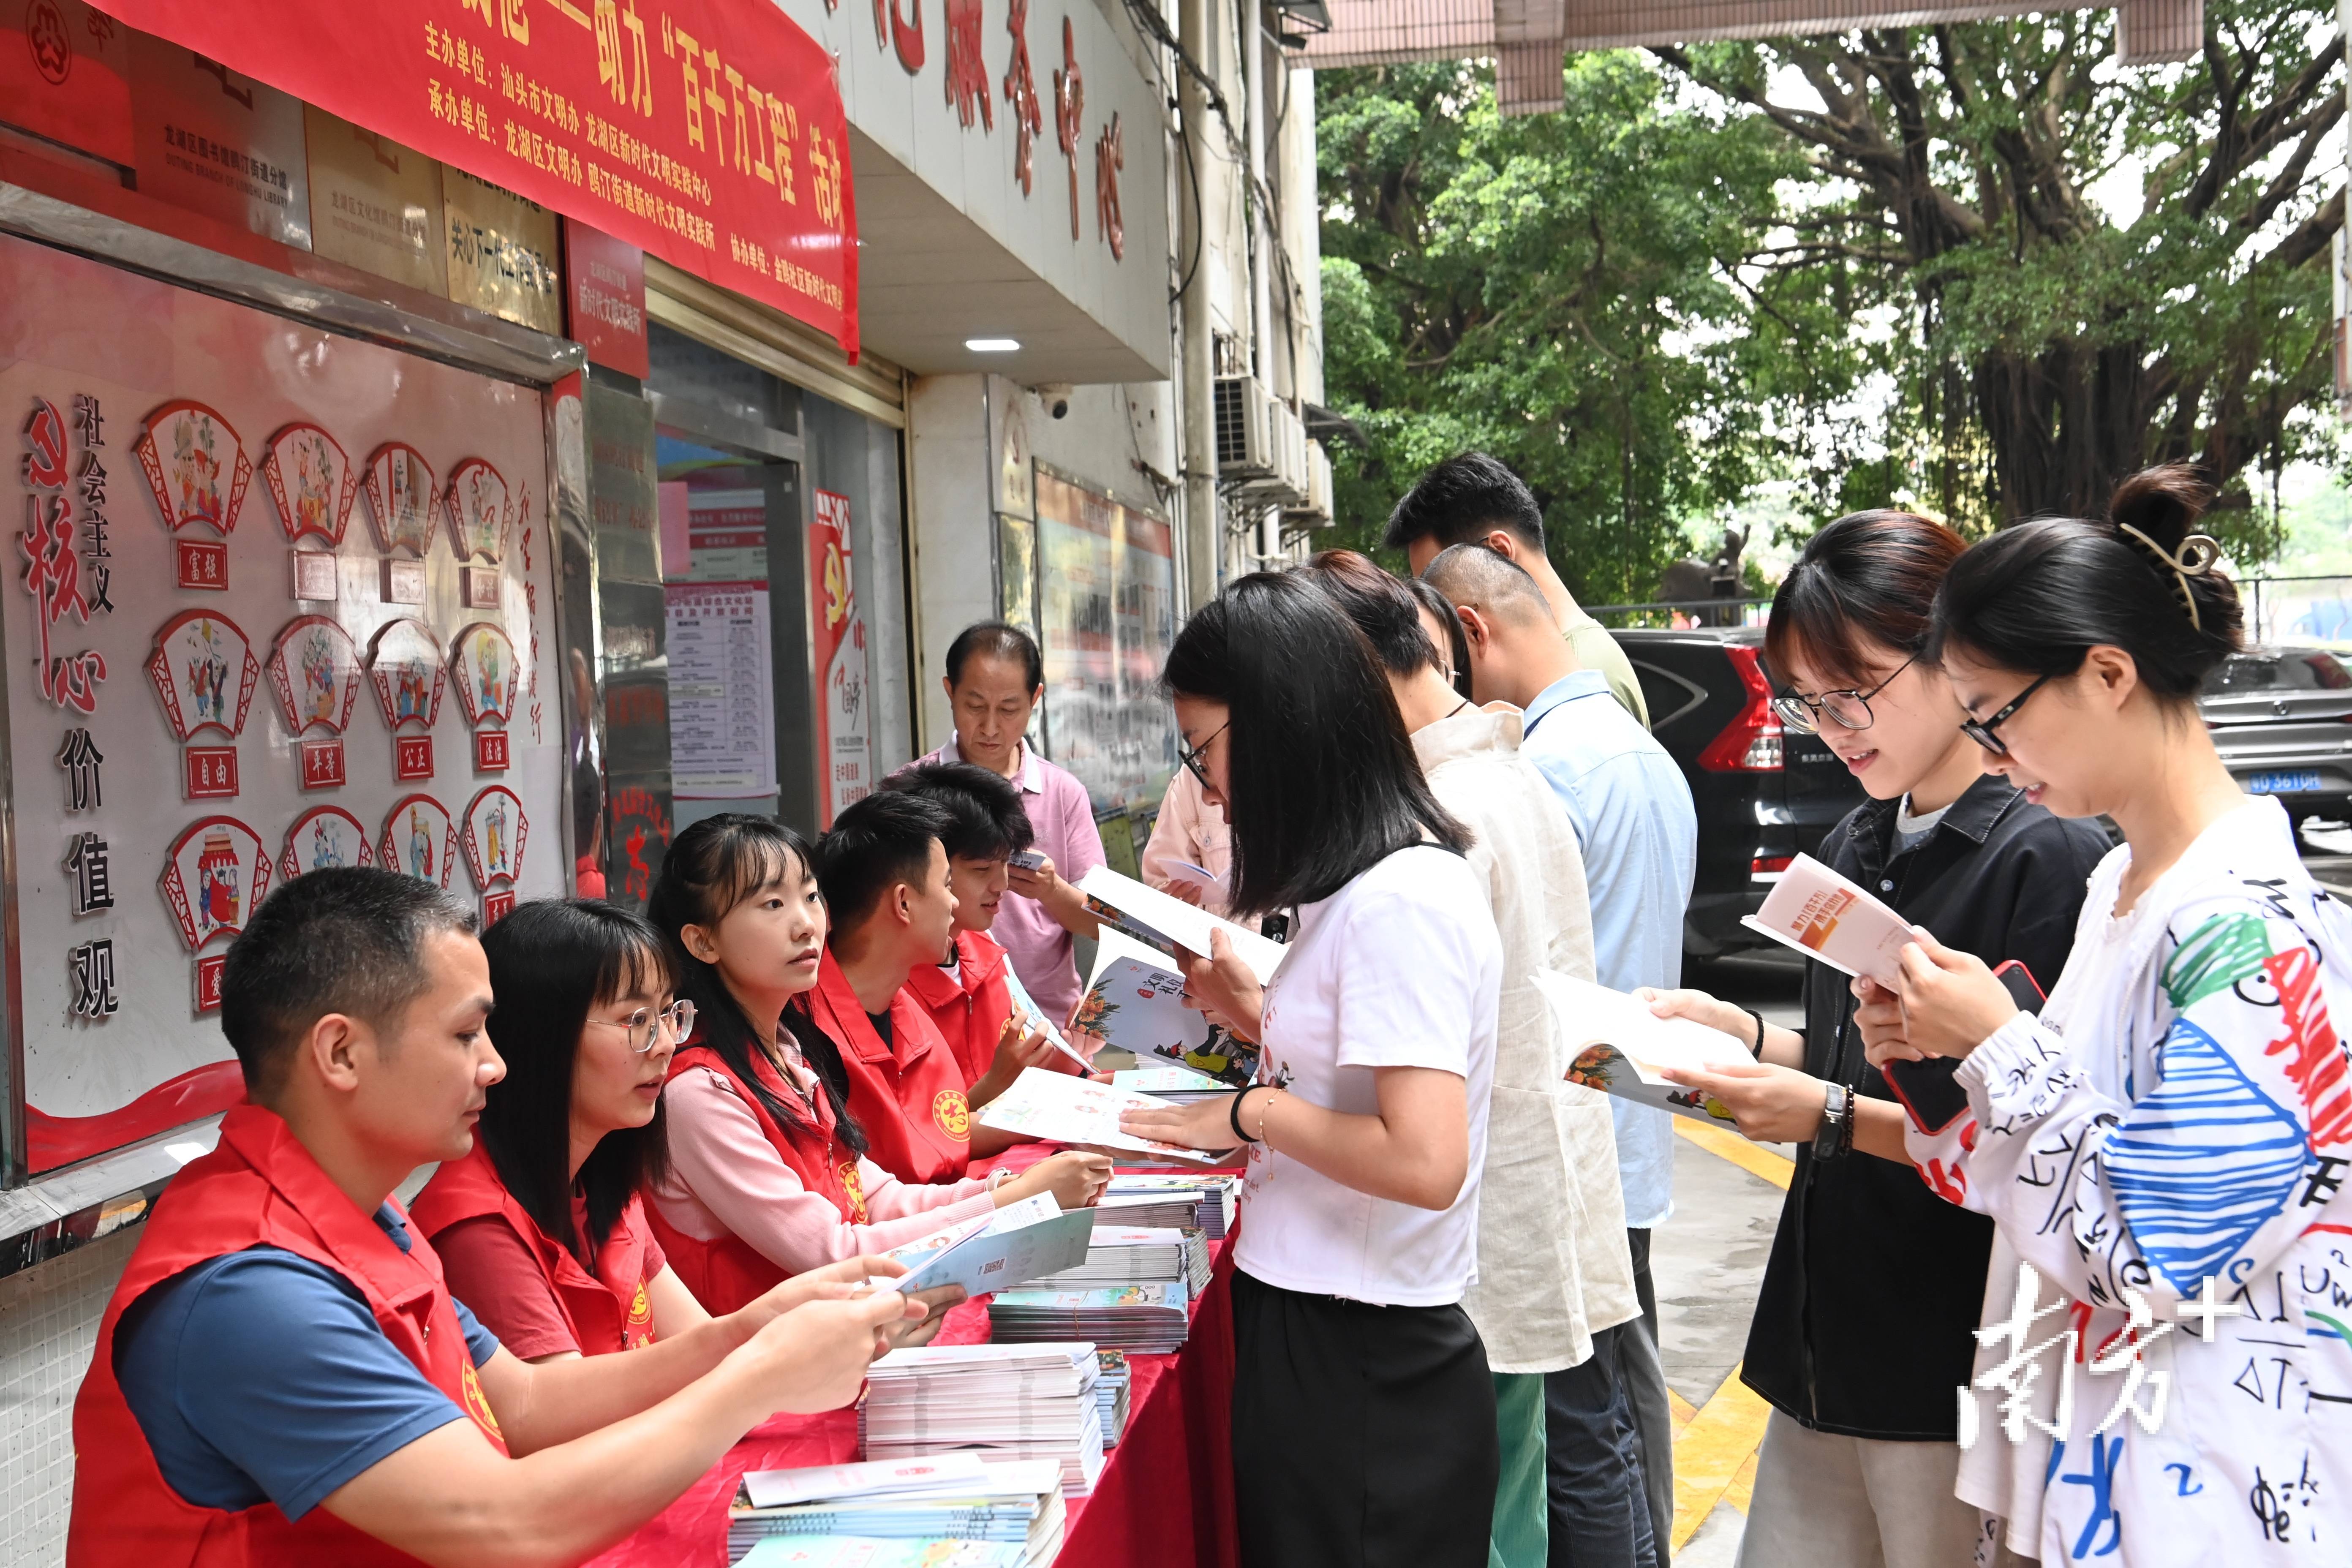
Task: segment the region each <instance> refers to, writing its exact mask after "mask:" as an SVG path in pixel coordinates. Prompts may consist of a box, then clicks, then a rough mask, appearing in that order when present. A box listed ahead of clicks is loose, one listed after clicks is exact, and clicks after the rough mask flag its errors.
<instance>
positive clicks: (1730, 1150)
mask: <svg viewBox="0 0 2352 1568" xmlns="http://www.w3.org/2000/svg"><path fill="white" fill-rule="evenodd" d="M1675 1131H1676V1132H1679V1133H1680V1134H1682V1136H1683V1137H1685V1138H1686V1139H1688V1140H1689V1141H1690V1142H1693V1143H1696V1144H1697V1145H1698V1146H1699V1147H1700V1148H1702V1149H1704V1150H1706V1152H1708V1153H1710V1154H1713V1155H1716V1156H1717V1157H1718V1158H1721V1159H1725V1160H1728V1161H1730V1162H1731V1163H1733V1164H1735V1165H1737V1166H1738V1167H1739V1168H1740V1169H1741V1170H1743V1171H1746V1172H1747V1173H1749V1174H1750V1175H1755V1176H1761V1177H1763V1178H1764V1179H1765V1180H1766V1181H1768V1182H1769V1183H1771V1184H1773V1185H1774V1186H1776V1187H1778V1188H1780V1190H1781V1191H1782V1192H1784V1193H1785V1192H1787V1191H1788V1190H1789V1177H1790V1173H1792V1172H1794V1171H1795V1170H1796V1168H1797V1167H1796V1164H1795V1163H1794V1162H1793V1161H1791V1160H1790V1159H1789V1157H1788V1156H1787V1155H1785V1154H1775V1153H1774V1152H1772V1151H1771V1150H1769V1149H1766V1148H1763V1147H1760V1146H1759V1145H1758V1144H1754V1143H1750V1142H1748V1140H1747V1139H1745V1138H1742V1137H1741V1136H1740V1135H1739V1134H1738V1133H1737V1132H1734V1131H1732V1130H1731V1129H1729V1128H1728V1127H1710V1126H1706V1125H1705V1124H1704V1123H1701V1122H1697V1121H1692V1120H1691V1119H1690V1118H1689V1117H1687V1116H1677V1117H1675Z"/></svg>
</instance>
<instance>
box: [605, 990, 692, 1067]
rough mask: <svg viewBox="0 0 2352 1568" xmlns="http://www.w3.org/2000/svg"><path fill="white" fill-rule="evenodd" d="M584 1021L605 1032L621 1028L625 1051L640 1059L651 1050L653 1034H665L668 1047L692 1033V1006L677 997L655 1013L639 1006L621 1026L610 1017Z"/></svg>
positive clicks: (650, 1009)
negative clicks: (625, 1033) (624, 1033)
mask: <svg viewBox="0 0 2352 1568" xmlns="http://www.w3.org/2000/svg"><path fill="white" fill-rule="evenodd" d="M588 1021H589V1022H590V1023H592V1024H597V1025H601V1026H604V1027H605V1028H607V1029H625V1030H626V1031H628V1036H629V1049H631V1050H633V1051H635V1052H636V1053H637V1054H638V1055H639V1056H643V1055H645V1053H646V1052H647V1051H649V1050H652V1049H653V1048H654V1036H655V1034H656V1031H667V1033H668V1035H669V1038H670V1043H671V1044H672V1045H676V1044H677V1042H678V1041H680V1040H683V1039H685V1038H686V1037H688V1035H691V1034H692V1033H694V1004H693V1003H691V1002H688V1001H686V1000H685V999H683V998H680V999H679V1000H677V1001H676V1002H673V1003H671V1004H670V1005H668V1006H667V1007H665V1008H663V1009H662V1010H661V1011H660V1012H658V1013H656V1012H655V1011H654V1010H653V1009H652V1008H650V1007H640V1008H638V1009H637V1010H636V1011H635V1012H634V1013H632V1014H630V1015H629V1021H628V1022H627V1023H625V1024H624V1023H618V1022H615V1021H614V1020H613V1019H611V1018H591V1019H589V1020H588Z"/></svg>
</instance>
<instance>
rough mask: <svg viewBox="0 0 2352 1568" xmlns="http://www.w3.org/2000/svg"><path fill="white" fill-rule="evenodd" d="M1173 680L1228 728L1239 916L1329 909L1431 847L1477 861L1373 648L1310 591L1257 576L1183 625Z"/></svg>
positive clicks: (1169, 674) (1299, 582)
mask: <svg viewBox="0 0 2352 1568" xmlns="http://www.w3.org/2000/svg"><path fill="white" fill-rule="evenodd" d="M1163 679H1164V680H1165V682H1166V684H1167V686H1168V688H1169V689H1170V690H1171V691H1172V692H1174V693H1176V694H1177V695H1178V696H1182V697H1194V698H1199V699H1202V700H1204V701H1211V702H1222V703H1223V704H1224V705H1225V708H1226V710H1227V712H1228V714H1229V715H1230V721H1229V725H1228V728H1227V730H1226V731H1225V744H1226V745H1227V747H1229V748H1230V750H1229V751H1228V752H1227V759H1228V761H1227V767H1226V778H1227V782H1228V785H1229V787H1228V788H1227V790H1226V791H1225V795H1226V799H1225V808H1226V812H1227V815H1228V817H1229V820H1230V821H1231V822H1232V824H1233V830H1234V870H1233V885H1234V895H1233V907H1234V909H1235V910H1239V911H1241V912H1243V913H1244V914H1254V915H1260V914H1268V913H1271V912H1273V911H1274V910H1279V909H1286V908H1288V907H1290V906H1292V905H1296V904H1305V903H1312V902H1314V901H1316V900H1319V899H1327V898H1329V897H1330V896H1331V895H1332V894H1333V893H1336V892H1338V891H1339V889H1340V888H1342V887H1344V886H1345V885H1346V884H1347V883H1348V882H1349V881H1350V880H1351V879H1354V878H1356V877H1358V876H1360V875H1361V874H1362V873H1363V872H1365V871H1368V870H1370V869H1371V868H1372V867H1374V866H1376V865H1378V864H1379V863H1380V862H1381V861H1382V860H1384V859H1386V858H1388V857H1389V856H1391V855H1392V854H1394V853H1395V852H1396V851H1398V850H1400V849H1405V848H1410V847H1412V846H1413V845H1415V844H1419V843H1422V842H1424V841H1428V840H1433V841H1434V842H1435V843H1437V844H1438V845H1440V846H1442V847H1444V848H1447V849H1452V850H1454V851H1455V852H1457V853H1458V852H1460V851H1461V850H1463V849H1465V848H1467V847H1469V845H1470V842H1471V835H1470V830H1469V829H1468V828H1466V827H1465V826H1462V824H1461V823H1459V822H1457V821H1455V820H1454V818H1453V817H1452V816H1449V815H1447V813H1446V810H1445V808H1444V806H1442V805H1438V804H1437V797H1436V796H1435V795H1433V794H1431V793H1430V788H1429V783H1428V781H1427V780H1426V779H1424V778H1423V777H1422V773H1421V764H1420V763H1418V762H1416V761H1415V760H1414V758H1413V754H1412V741H1411V740H1410V739H1409V738H1408V737H1407V736H1406V734H1405V729H1404V721H1403V719H1402V717H1401V716H1400V715H1399V714H1398V712H1397V705H1396V694H1395V692H1394V691H1392V690H1391V689H1390V686H1389V682H1388V677H1387V676H1386V675H1384V674H1383V673H1382V672H1381V666H1380V662H1379V660H1378V659H1377V658H1374V657H1373V653H1372V648H1371V645H1370V643H1368V642H1366V641H1365V640H1364V634H1363V633H1361V632H1360V631H1358V630H1357V629H1356V627H1355V625H1354V623H1353V622H1351V621H1349V619H1348V617H1347V616H1344V615H1342V614H1341V613H1340V612H1339V606H1337V605H1334V604H1332V602H1331V601H1330V599H1329V598H1328V597H1327V596H1326V595H1324V593H1323V592H1322V590H1320V589H1318V588H1317V587H1315V586H1314V585H1313V584H1309V583H1307V581H1305V580H1304V579H1300V578H1295V577H1290V576H1282V575H1277V574H1273V573H1269V572H1257V573H1253V574H1250V575H1249V576H1246V577H1244V578H1242V579H1241V580H1240V581H1238V582H1236V583H1234V584H1233V585H1232V586H1230V587H1228V588H1227V589H1225V591H1224V592H1223V593H1222V594H1219V595H1217V596H1216V597H1215V598H1214V599H1212V600H1211V601H1209V603H1208V604H1206V605H1202V607H1201V609H1200V610H1199V611H1198V612H1196V613H1195V614H1194V615H1193V616H1192V619H1191V620H1189V621H1187V622H1186V623H1185V624H1184V629H1183V630H1182V631H1181V633H1179V634H1178V635H1177V637H1176V646H1175V647H1172V648H1171V649H1170V650H1169V654H1168V666H1167V669H1166V671H1165V672H1164V676H1163Z"/></svg>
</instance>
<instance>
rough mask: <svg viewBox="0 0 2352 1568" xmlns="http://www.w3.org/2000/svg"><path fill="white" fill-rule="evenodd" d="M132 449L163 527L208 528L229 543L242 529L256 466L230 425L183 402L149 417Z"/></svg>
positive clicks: (202, 408) (201, 407)
mask: <svg viewBox="0 0 2352 1568" xmlns="http://www.w3.org/2000/svg"><path fill="white" fill-rule="evenodd" d="M132 449H133V450H134V451H136V452H137V453H138V455H139V467H140V470H141V471H142V472H143V473H144V474H145V475H146V476H147V489H148V491H149V493H150V494H152V495H153V496H154V498H155V507H156V510H159V511H161V512H162V513H163V526H165V527H166V528H168V529H170V530H171V531H173V533H177V532H179V531H181V530H182V529H184V528H193V527H195V526H196V525H198V524H202V525H204V526H205V527H206V528H209V529H211V530H212V531H214V532H215V533H218V534H220V535H221V536H222V537H224V538H226V536H227V535H228V534H229V532H230V531H232V530H234V529H235V528H236V514H237V510H238V509H239V508H241V507H243V506H244V505H245V488H246V486H247V484H249V483H250V482H251V481H252V479H253V463H252V461H251V460H250V459H249V458H247V457H246V455H245V448H244V447H241V446H239V445H238V444H237V439H236V431H235V430H234V429H232V428H231V427H230V426H229V422H228V421H227V420H226V419H224V418H222V417H221V416H219V415H217V414H215V413H214V412H213V411H212V410H211V409H209V408H207V407H205V405H203V404H201V403H195V402H192V401H190V400H189V399H187V398H181V399H179V400H178V401H176V402H173V403H166V404H165V405H163V406H162V407H161V408H158V409H156V410H155V411H154V412H153V413H152V414H150V415H149V416H147V422H146V425H145V426H144V427H143V428H142V429H141V430H140V432H139V440H138V442H137V444H136V445H135V446H134V447H133V448H132Z"/></svg>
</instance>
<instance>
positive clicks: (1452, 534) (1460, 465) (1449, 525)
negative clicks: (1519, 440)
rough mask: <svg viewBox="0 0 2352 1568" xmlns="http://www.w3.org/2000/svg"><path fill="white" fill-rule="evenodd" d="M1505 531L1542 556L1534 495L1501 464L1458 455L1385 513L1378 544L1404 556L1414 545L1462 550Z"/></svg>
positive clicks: (1540, 512) (1540, 518)
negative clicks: (1428, 541)
mask: <svg viewBox="0 0 2352 1568" xmlns="http://www.w3.org/2000/svg"><path fill="white" fill-rule="evenodd" d="M1496 528H1507V529H1509V530H1510V531H1512V532H1513V533H1515V534H1517V536H1518V537H1519V538H1521V539H1523V540H1525V541H1526V542H1527V543H1528V548H1530V549H1532V550H1534V551H1536V552H1538V554H1540V553H1541V552H1542V551H1543V547H1544V524H1543V508H1541V507H1539V506H1538V505H1536V498H1535V492H1534V491H1532V490H1530V489H1528V487H1527V484H1526V481H1524V480H1522V479H1520V478H1519V476H1518V475H1517V474H1515V473H1513V472H1511V470H1510V468H1509V466H1508V465H1507V464H1506V463H1505V462H1503V460H1502V459H1501V458H1490V457H1488V456H1487V455H1486V453H1484V452H1462V453H1457V454H1456V455H1455V456H1454V457H1451V458H1446V459H1445V460H1444V462H1442V463H1440V464H1438V465H1437V466H1436V467H1435V468H1432V469H1430V470H1429V472H1427V473H1425V474H1423V475H1422V476H1421V479H1420V481H1419V482H1418V483H1416V484H1415V485H1414V486H1413V487H1412V489H1409V490H1407V491H1405V493H1404V499H1403V500H1401V501H1399V502H1397V503H1396V510H1393V511H1391V512H1390V513H1389V527H1388V532H1387V534H1386V535H1385V536H1384V537H1383V538H1382V539H1381V543H1382V544H1383V545H1385V546H1386V547H1387V548H1389V549H1391V550H1402V549H1403V548H1404V547H1405V546H1406V545H1408V544H1411V543H1412V542H1413V541H1414V540H1416V539H1435V540H1436V541H1437V542H1438V543H1439V544H1441V545H1447V544H1466V543H1468V542H1470V541H1472V540H1474V539H1476V538H1478V537H1479V536H1480V535H1482V534H1484V533H1486V531H1488V530H1490V529H1496Z"/></svg>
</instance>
